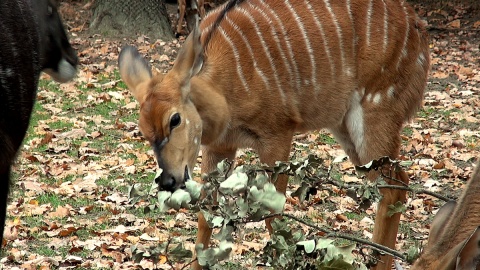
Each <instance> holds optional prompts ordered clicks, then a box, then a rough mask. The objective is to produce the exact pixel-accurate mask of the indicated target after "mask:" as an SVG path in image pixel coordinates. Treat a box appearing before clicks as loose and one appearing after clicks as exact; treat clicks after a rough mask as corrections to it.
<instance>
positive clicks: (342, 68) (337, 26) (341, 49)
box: [324, 0, 345, 73]
mask: <svg viewBox="0 0 480 270" xmlns="http://www.w3.org/2000/svg"><path fill="white" fill-rule="evenodd" d="M324 3H325V6H326V7H327V10H328V12H329V13H330V16H331V17H332V20H333V24H334V25H335V31H336V32H337V37H338V45H339V46H338V47H339V48H338V49H339V50H340V60H341V61H340V63H341V64H342V66H341V67H340V68H341V70H342V72H344V73H345V70H344V68H345V52H344V51H343V37H342V29H341V28H340V25H339V24H338V20H337V18H336V17H335V13H334V12H333V10H332V7H331V6H330V2H329V1H328V0H324Z"/></svg>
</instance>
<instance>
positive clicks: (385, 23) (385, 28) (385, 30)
mask: <svg viewBox="0 0 480 270" xmlns="http://www.w3.org/2000/svg"><path fill="white" fill-rule="evenodd" d="M382 3H383V55H385V54H386V53H387V46H388V10H387V3H385V0H382Z"/></svg>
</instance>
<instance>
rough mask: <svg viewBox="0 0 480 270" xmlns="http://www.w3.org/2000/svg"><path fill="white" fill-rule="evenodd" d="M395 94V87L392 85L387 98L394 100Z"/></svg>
mask: <svg viewBox="0 0 480 270" xmlns="http://www.w3.org/2000/svg"><path fill="white" fill-rule="evenodd" d="M394 94H395V87H393V85H392V86H390V87H389V88H388V89H387V96H388V97H389V98H393V95H394Z"/></svg>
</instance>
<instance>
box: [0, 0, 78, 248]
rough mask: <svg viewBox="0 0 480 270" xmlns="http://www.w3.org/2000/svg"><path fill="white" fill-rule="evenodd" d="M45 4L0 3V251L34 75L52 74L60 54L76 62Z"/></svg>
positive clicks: (32, 0)
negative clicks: (14, 163) (14, 164)
mask: <svg viewBox="0 0 480 270" xmlns="http://www.w3.org/2000/svg"><path fill="white" fill-rule="evenodd" d="M51 4H52V3H50V2H49V0H7V1H5V0H0V249H1V243H2V242H3V231H4V224H5V216H6V206H7V197H8V193H9V187H10V170H11V165H12V163H13V162H14V159H15V156H16V154H17V152H18V149H19V148H20V146H21V144H22V141H23V138H24V137H25V134H26V132H27V129H28V124H29V121H30V115H31V112H32V109H33V105H34V103H35V96H36V92H37V86H38V80H39V77H40V72H41V71H42V69H45V68H50V69H56V68H57V65H56V64H55V63H56V62H55V61H57V62H58V61H59V59H61V57H62V54H63V55H64V58H65V59H67V61H68V62H69V63H71V64H72V65H73V66H76V64H77V61H78V60H77V57H76V54H75V52H74V50H73V49H72V48H71V46H70V44H69V43H68V39H67V37H66V35H65V31H64V29H63V25H62V23H61V21H60V17H59V16H58V13H57V11H56V8H55V6H51V7H52V8H53V9H49V5H51ZM65 56H67V57H65Z"/></svg>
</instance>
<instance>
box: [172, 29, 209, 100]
mask: <svg viewBox="0 0 480 270" xmlns="http://www.w3.org/2000/svg"><path fill="white" fill-rule="evenodd" d="M202 51H203V47H202V43H201V42H200V29H199V28H198V23H197V24H196V25H195V27H194V29H193V31H192V32H191V33H190V35H188V37H187V40H185V43H184V44H183V47H182V49H181V50H180V51H179V52H178V56H177V59H176V60H175V64H174V65H173V68H172V70H171V72H172V74H174V75H175V76H176V78H177V80H178V82H179V83H180V84H181V85H187V84H188V83H189V82H190V79H191V78H192V77H193V76H195V75H196V74H197V73H198V72H199V71H200V69H201V68H202V65H203V53H202ZM185 88H186V89H185ZM188 89H189V87H182V90H184V91H188ZM182 94H185V93H182Z"/></svg>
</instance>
